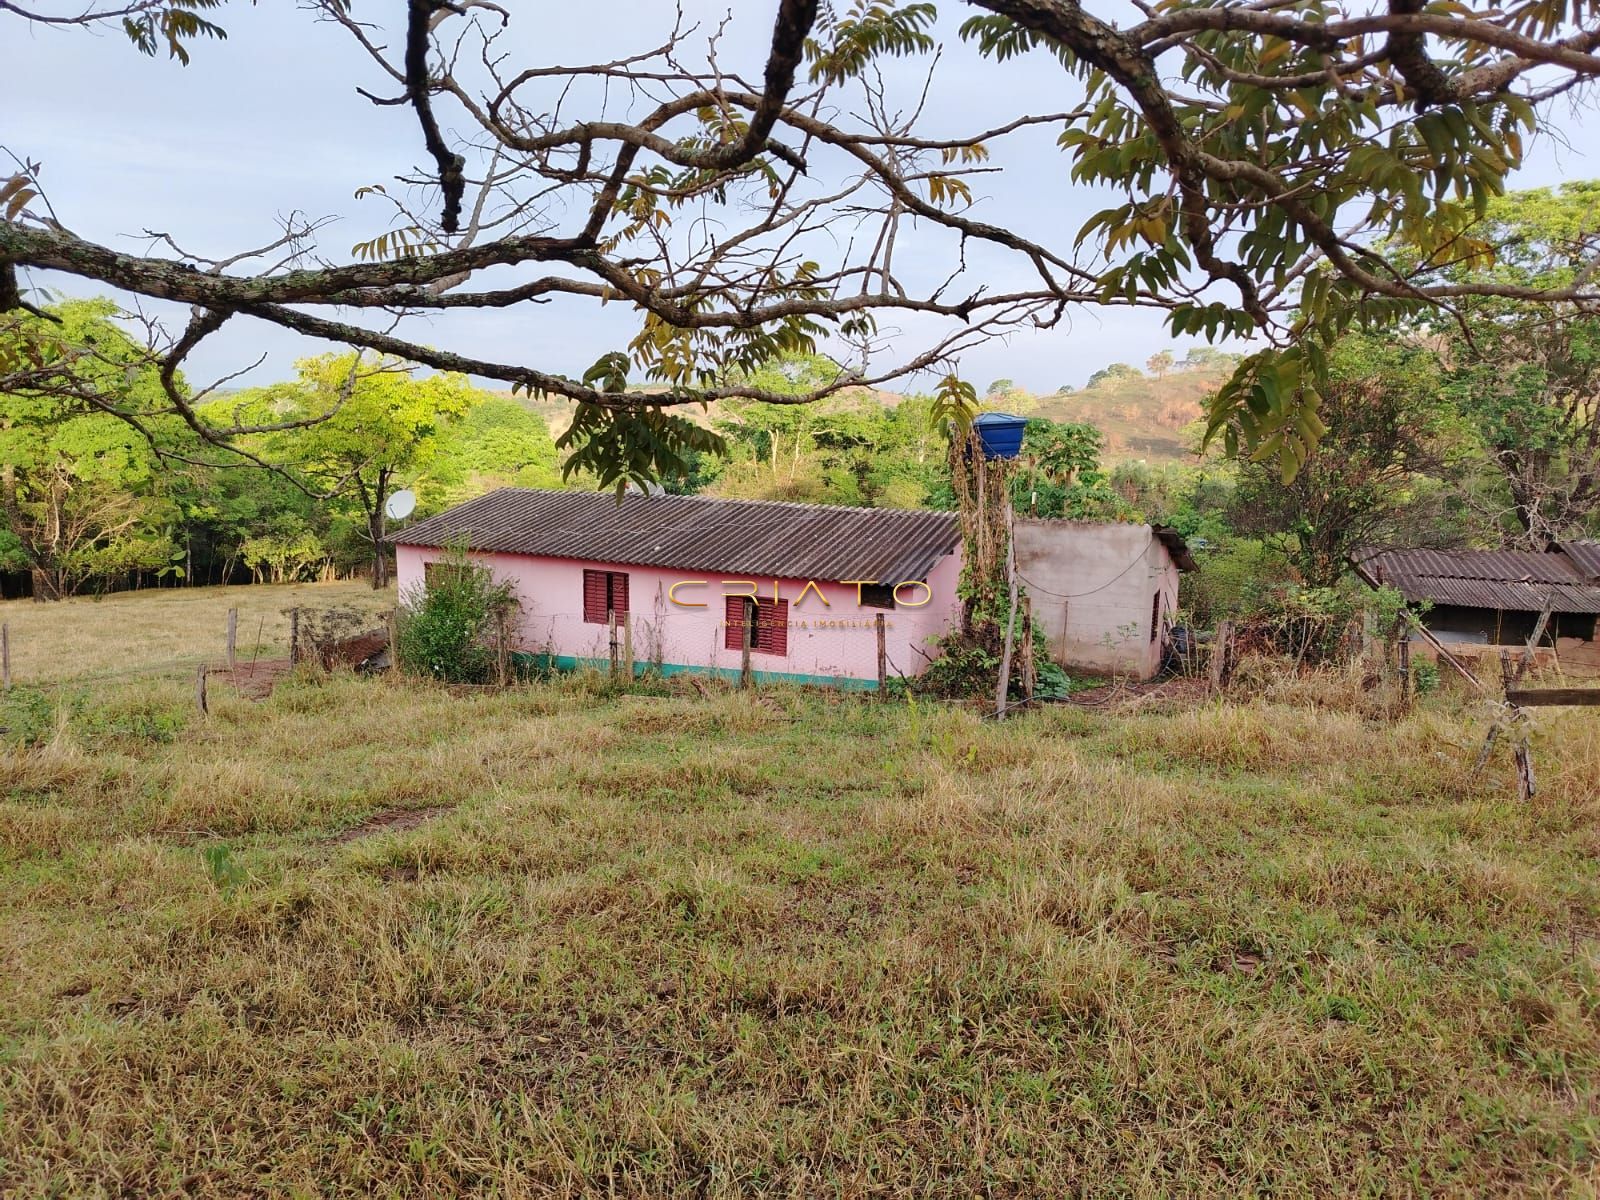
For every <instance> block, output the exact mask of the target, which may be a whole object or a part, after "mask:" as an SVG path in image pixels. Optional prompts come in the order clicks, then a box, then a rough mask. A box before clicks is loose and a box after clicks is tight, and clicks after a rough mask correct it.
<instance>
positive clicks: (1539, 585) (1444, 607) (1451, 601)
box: [1350, 542, 1600, 645]
mask: <svg viewBox="0 0 1600 1200" xmlns="http://www.w3.org/2000/svg"><path fill="white" fill-rule="evenodd" d="M1350 562H1351V565H1352V566H1353V567H1354V568H1355V570H1356V573H1357V574H1358V575H1359V576H1360V577H1361V578H1362V579H1363V580H1365V581H1366V582H1367V583H1368V584H1370V585H1372V586H1373V587H1392V588H1394V589H1395V590H1397V591H1398V592H1399V593H1400V594H1401V596H1403V597H1404V598H1405V599H1406V600H1407V601H1409V602H1410V603H1411V604H1412V605H1414V606H1416V607H1417V608H1418V609H1419V610H1421V613H1422V615H1421V620H1422V623H1423V624H1424V625H1425V626H1426V627H1427V628H1428V630H1429V631H1430V632H1431V633H1433V634H1434V635H1435V636H1436V637H1438V638H1439V639H1440V640H1441V641H1447V642H1460V643H1478V644H1487V645H1515V644H1523V643H1526V642H1527V640H1528V639H1529V638H1531V637H1532V636H1533V632H1534V630H1535V628H1536V627H1537V625H1538V622H1539V617H1540V614H1541V613H1543V612H1544V611H1545V610H1546V609H1548V610H1549V612H1550V614H1551V616H1550V620H1549V621H1548V622H1547V624H1546V632H1545V635H1544V639H1543V640H1544V641H1545V643H1547V644H1549V645H1555V644H1556V642H1557V639H1576V640H1579V641H1583V642H1592V641H1593V640H1594V637H1595V618H1596V616H1597V615H1600V543H1595V542H1558V543H1555V544H1554V545H1552V546H1551V547H1550V549H1549V550H1547V551H1543V552H1540V551H1532V550H1430V549H1422V548H1405V549H1392V548H1391V549H1385V548H1380V547H1374V546H1366V547H1362V548H1360V549H1358V550H1357V551H1355V553H1353V554H1352V555H1351V556H1350Z"/></svg>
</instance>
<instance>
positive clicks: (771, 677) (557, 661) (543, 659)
mask: <svg viewBox="0 0 1600 1200" xmlns="http://www.w3.org/2000/svg"><path fill="white" fill-rule="evenodd" d="M511 658H512V661H514V662H515V663H516V664H517V665H518V666H519V667H521V668H523V669H524V670H531V671H541V672H548V671H579V670H583V669H585V668H587V669H589V670H593V671H609V670H610V669H611V660H610V659H608V658H578V657H576V656H574V655H570V654H523V653H517V654H513V655H512V656H511ZM651 671H659V672H660V674H661V675H662V676H663V677H666V678H670V677H671V676H673V675H703V676H706V677H707V678H712V679H725V680H727V681H728V682H729V683H738V682H739V672H738V671H736V670H734V669H732V668H731V667H695V666H689V665H688V664H685V663H662V664H660V666H657V665H656V664H655V663H634V664H633V674H634V677H635V678H641V677H643V676H644V675H647V674H649V673H650V672H651ZM752 675H753V677H754V679H755V682H756V683H799V684H810V685H811V686H813V687H829V688H838V689H840V690H841V691H856V692H875V691H877V690H878V681H877V680H876V679H855V678H853V677H851V676H849V675H797V674H791V673H789V672H786V671H754V672H752Z"/></svg>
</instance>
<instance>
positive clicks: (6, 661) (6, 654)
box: [0, 625, 11, 692]
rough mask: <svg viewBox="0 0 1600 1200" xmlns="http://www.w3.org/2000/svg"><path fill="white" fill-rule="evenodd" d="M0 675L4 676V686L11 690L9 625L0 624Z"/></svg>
mask: <svg viewBox="0 0 1600 1200" xmlns="http://www.w3.org/2000/svg"><path fill="white" fill-rule="evenodd" d="M0 675H3V676H4V679H5V682H4V685H3V686H4V688H5V690H6V691H8V692H9V691H10V690H11V626H10V625H0Z"/></svg>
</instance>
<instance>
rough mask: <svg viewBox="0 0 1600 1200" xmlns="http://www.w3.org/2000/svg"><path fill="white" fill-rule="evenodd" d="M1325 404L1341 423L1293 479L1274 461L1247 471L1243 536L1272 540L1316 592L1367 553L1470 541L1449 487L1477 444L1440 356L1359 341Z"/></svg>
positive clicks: (1237, 522) (1237, 503) (1239, 512)
mask: <svg viewBox="0 0 1600 1200" xmlns="http://www.w3.org/2000/svg"><path fill="white" fill-rule="evenodd" d="M1323 405H1324V408H1325V410H1326V412H1327V413H1328V414H1330V415H1331V416H1332V417H1333V418H1336V420H1330V422H1329V426H1330V433H1329V434H1328V436H1327V437H1325V438H1324V439H1323V440H1322V442H1321V443H1320V444H1319V445H1318V447H1317V449H1316V450H1315V451H1314V452H1313V453H1312V454H1311V456H1310V457H1309V458H1307V459H1306V461H1305V463H1304V465H1303V466H1302V467H1301V469H1300V471H1299V473H1298V474H1297V475H1296V476H1295V477H1294V479H1293V480H1292V481H1290V482H1289V483H1287V484H1285V483H1284V482H1283V481H1282V479H1281V478H1280V477H1279V474H1278V470H1277V465H1276V464H1275V463H1265V462H1246V463H1241V464H1240V467H1239V476H1238V489H1237V492H1236V494H1235V496H1234V499H1233V503H1232V505H1231V511H1230V517H1231V520H1232V524H1233V526H1234V528H1236V529H1237V530H1238V531H1239V532H1241V533H1245V534H1248V535H1250V536H1253V537H1257V538H1262V539H1265V540H1268V541H1270V542H1272V543H1273V544H1274V545H1275V546H1276V547H1277V548H1278V549H1279V550H1280V551H1282V552H1283V553H1284V554H1285V555H1287V557H1288V559H1289V560H1290V561H1291V562H1292V563H1293V564H1294V566H1295V568H1296V569H1297V570H1298V572H1299V574H1300V577H1301V578H1302V579H1303V580H1304V581H1305V582H1306V583H1307V584H1310V585H1312V586H1314V587H1330V586H1332V585H1334V584H1335V583H1337V582H1338V581H1339V579H1340V577H1341V576H1343V575H1344V574H1345V572H1346V571H1347V569H1348V568H1347V558H1348V555H1349V553H1350V551H1351V550H1352V549H1354V548H1355V547H1356V546H1358V545H1362V544H1370V543H1379V544H1382V543H1394V542H1397V541H1406V542H1412V543H1419V542H1420V543H1424V544H1440V543H1441V542H1446V543H1449V542H1457V543H1458V542H1460V541H1461V540H1463V539H1464V538H1465V536H1466V535H1467V532H1468V528H1469V526H1468V524H1467V523H1466V522H1465V521H1464V520H1463V514H1462V513H1461V512H1460V511H1459V506H1458V505H1454V504H1452V502H1451V499H1450V495H1449V490H1448V489H1449V485H1450V483H1451V482H1452V481H1453V480H1454V479H1455V478H1456V477H1457V476H1458V473H1459V470H1460V469H1461V466H1462V462H1463V459H1464V458H1465V457H1466V456H1467V455H1468V454H1469V453H1470V452H1471V449H1472V446H1471V444H1470V442H1468V441H1466V440H1464V437H1465V435H1464V433H1463V431H1462V430H1461V429H1460V427H1459V422H1458V421H1457V420H1456V416H1455V413H1454V411H1453V409H1452V408H1451V406H1450V405H1449V404H1448V403H1447V402H1446V401H1445V399H1444V397H1442V396H1441V394H1440V379H1439V368H1438V362H1437V360H1436V359H1435V357H1434V356H1433V354H1431V353H1430V352H1429V351H1427V350H1426V349H1421V348H1416V347H1408V346H1405V345H1401V344H1395V343H1383V342H1379V341H1377V340H1376V339H1367V338H1352V339H1349V340H1348V341H1347V342H1346V343H1344V344H1342V345H1341V346H1339V347H1338V348H1336V350H1335V352H1334V354H1333V356H1332V378H1331V380H1330V382H1329V384H1328V385H1327V386H1326V387H1325V389H1324V391H1323ZM1452 530H1453V531H1454V532H1453V533H1452V532H1451V531H1452Z"/></svg>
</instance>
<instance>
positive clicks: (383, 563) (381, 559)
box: [367, 499, 389, 592]
mask: <svg viewBox="0 0 1600 1200" xmlns="http://www.w3.org/2000/svg"><path fill="white" fill-rule="evenodd" d="M383 532H384V529H383V501H382V499H379V501H378V506H377V507H376V508H374V509H373V510H372V512H370V513H368V514H367V534H368V536H369V537H371V538H372V590H373V591H375V592H381V591H382V590H383V589H384V588H386V587H388V586H389V557H388V555H386V554H385V553H384V550H383Z"/></svg>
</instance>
